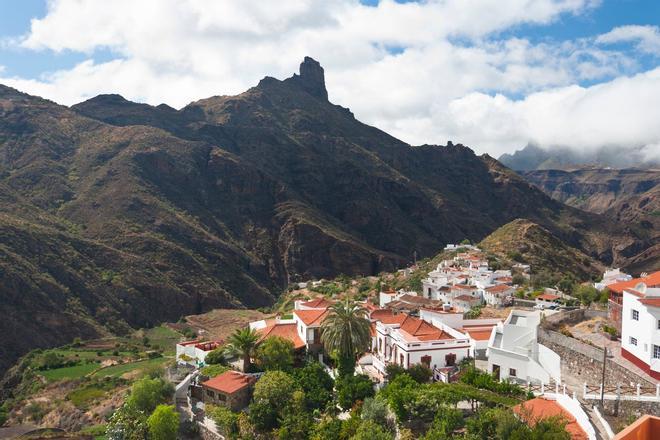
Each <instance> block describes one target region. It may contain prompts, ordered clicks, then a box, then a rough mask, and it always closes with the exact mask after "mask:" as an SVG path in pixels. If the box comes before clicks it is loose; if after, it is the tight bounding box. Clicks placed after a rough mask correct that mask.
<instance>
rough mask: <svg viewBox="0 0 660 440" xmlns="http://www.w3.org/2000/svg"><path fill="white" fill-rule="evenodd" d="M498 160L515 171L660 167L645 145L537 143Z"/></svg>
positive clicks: (504, 155)
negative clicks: (550, 145)
mask: <svg viewBox="0 0 660 440" xmlns="http://www.w3.org/2000/svg"><path fill="white" fill-rule="evenodd" d="M499 161H500V162H501V163H502V164H504V165H506V166H507V167H509V168H511V169H513V170H516V171H531V170H572V169H576V168H581V167H585V166H588V167H590V168H633V167H638V168H640V167H641V168H653V167H656V168H657V167H660V162H659V161H658V160H657V159H652V158H649V157H648V154H647V152H646V150H645V149H644V148H643V147H638V148H620V147H601V148H597V149H595V150H575V149H571V148H561V147H555V148H552V149H543V148H540V147H538V146H536V145H534V144H528V145H527V146H525V148H523V149H521V150H518V151H516V152H515V153H513V154H508V153H505V154H503V155H501V156H500V158H499Z"/></svg>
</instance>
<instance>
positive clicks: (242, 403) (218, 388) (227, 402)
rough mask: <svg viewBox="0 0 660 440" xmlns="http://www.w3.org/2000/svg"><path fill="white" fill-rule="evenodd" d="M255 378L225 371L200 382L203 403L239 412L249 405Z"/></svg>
mask: <svg viewBox="0 0 660 440" xmlns="http://www.w3.org/2000/svg"><path fill="white" fill-rule="evenodd" d="M255 382H256V378H255V377H254V376H250V375H248V374H243V373H239V372H238V371H233V370H230V371H226V372H224V373H222V374H221V375H219V376H216V377H214V378H213V379H209V380H207V381H206V382H202V384H201V385H202V390H203V392H204V403H205V404H208V403H210V404H213V405H223V406H226V407H227V408H229V409H231V410H232V411H240V410H242V409H243V408H245V407H246V406H248V404H249V403H250V399H251V398H252V388H253V385H254V383H255Z"/></svg>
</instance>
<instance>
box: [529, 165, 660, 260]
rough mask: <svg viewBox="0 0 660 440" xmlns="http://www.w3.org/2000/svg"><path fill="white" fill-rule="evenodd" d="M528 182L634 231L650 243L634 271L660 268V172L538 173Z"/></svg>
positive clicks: (585, 170)
mask: <svg viewBox="0 0 660 440" xmlns="http://www.w3.org/2000/svg"><path fill="white" fill-rule="evenodd" d="M524 176H525V178H526V179H527V180H529V181H530V182H532V183H534V184H535V185H537V186H538V187H539V188H541V189H542V190H543V191H544V192H545V193H546V194H548V195H549V196H551V197H552V198H554V199H556V200H559V201H561V202H563V203H566V204H568V205H570V206H574V207H576V208H580V209H583V210H585V211H589V212H594V213H598V214H601V215H603V216H605V217H607V218H609V219H610V220H613V221H615V222H617V223H620V224H625V225H627V226H628V227H629V228H631V229H634V230H635V231H636V232H637V234H638V236H640V237H645V239H646V242H647V243H649V245H648V246H646V247H645V249H644V250H641V249H639V250H638V252H633V253H635V254H636V255H631V258H630V259H629V260H628V261H627V263H626V264H627V266H628V269H629V270H630V271H633V272H643V271H651V270H657V268H658V265H659V264H660V170H657V169H636V168H629V169H619V170H617V169H603V168H582V169H578V170H573V171H562V170H537V171H530V172H528V173H525V174H524Z"/></svg>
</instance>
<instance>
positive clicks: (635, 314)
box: [632, 309, 639, 321]
mask: <svg viewBox="0 0 660 440" xmlns="http://www.w3.org/2000/svg"><path fill="white" fill-rule="evenodd" d="M632 319H633V321H639V312H638V311H637V310H634V309H633V310H632Z"/></svg>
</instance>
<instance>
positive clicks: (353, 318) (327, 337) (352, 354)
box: [321, 299, 371, 375]
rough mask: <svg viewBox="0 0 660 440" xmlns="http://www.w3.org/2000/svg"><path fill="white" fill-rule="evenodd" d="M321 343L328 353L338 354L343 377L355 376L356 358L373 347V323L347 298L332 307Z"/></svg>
mask: <svg viewBox="0 0 660 440" xmlns="http://www.w3.org/2000/svg"><path fill="white" fill-rule="evenodd" d="M321 332H322V333H321V341H322V342H323V345H324V346H325V349H326V351H328V352H337V353H338V357H339V364H340V369H339V374H340V375H351V374H353V371H354V370H355V358H356V356H357V355H358V354H359V353H362V352H363V351H365V350H367V349H368V348H369V345H370V344H371V324H370V322H369V319H368V314H367V311H366V310H365V309H364V308H363V307H362V306H360V305H359V304H357V303H356V302H355V301H352V300H349V299H346V301H344V302H338V303H336V304H334V305H333V306H331V307H330V309H329V313H328V316H327V317H326V318H325V319H324V320H323V323H322V324H321Z"/></svg>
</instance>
